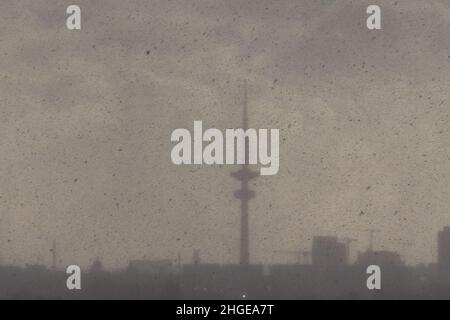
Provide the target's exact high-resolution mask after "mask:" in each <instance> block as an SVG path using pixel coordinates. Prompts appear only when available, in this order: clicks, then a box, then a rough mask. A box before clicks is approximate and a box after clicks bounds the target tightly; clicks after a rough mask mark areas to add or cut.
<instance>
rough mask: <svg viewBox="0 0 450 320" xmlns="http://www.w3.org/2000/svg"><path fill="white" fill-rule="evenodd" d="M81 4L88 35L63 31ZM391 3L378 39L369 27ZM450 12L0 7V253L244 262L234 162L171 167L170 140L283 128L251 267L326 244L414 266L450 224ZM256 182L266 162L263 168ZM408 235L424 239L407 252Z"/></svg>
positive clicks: (255, 219)
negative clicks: (394, 255)
mask: <svg viewBox="0 0 450 320" xmlns="http://www.w3.org/2000/svg"><path fill="white" fill-rule="evenodd" d="M73 3H75V4H78V5H80V7H81V10H82V13H81V14H82V30H81V31H68V30H67V29H66V26H65V19H66V14H65V10H66V7H67V6H68V5H70V4H73ZM369 4H378V5H380V7H381V10H382V30H379V31H369V30H367V28H366V18H367V14H366V8H367V6H368V5H369ZM449 32H450V6H449V3H448V1H446V0H429V1H423V0H398V1H394V0H392V1H387V0H377V1H356V0H355V1H349V0H339V1H333V0H321V1H319V0H314V1H312V0H308V1H307V0H302V1H301V0H289V1H284V0H272V1H267V0H259V1H246V0H209V1H206V0H205V1H191V0H183V1H181V0H179V1H176V0H164V1H153V0H140V1H136V0H127V1H122V0H108V1H106V0H95V1H92V0H90V1H87V0H74V1H56V0H53V1H44V0H27V1H24V0H16V1H1V2H0V57H1V58H0V112H1V113H0V139H1V140H0V155H1V156H0V180H1V183H0V215H1V216H0V217H1V221H0V244H1V245H0V256H1V258H2V260H3V262H4V263H7V264H19V265H23V264H25V263H42V264H49V263H50V262H51V254H50V252H49V249H50V248H51V243H52V241H53V240H54V239H55V240H56V241H57V244H58V258H59V260H60V261H59V263H60V266H64V265H68V264H79V265H82V266H85V265H88V264H90V263H92V260H93V259H94V258H95V257H97V256H98V257H99V258H100V259H101V260H102V261H103V263H104V264H105V265H106V266H107V267H122V266H124V265H126V264H127V263H128V260H129V259H139V258H144V257H146V258H154V259H158V258H171V259H175V258H176V256H177V254H178V253H180V254H181V257H182V259H183V262H189V261H191V257H192V251H193V249H196V248H198V249H200V250H201V257H202V259H203V261H205V262H237V261H238V257H239V252H238V248H239V244H238V240H239V238H238V235H239V203H238V202H237V201H236V199H234V198H233V192H234V190H236V189H237V188H238V187H239V184H238V182H237V181H235V180H234V179H232V178H231V177H230V176H229V174H230V172H232V171H235V170H236V169H237V168H236V167H234V166H223V167H218V166H217V167H209V166H175V165H173V164H172V162H171V160H170V151H171V148H172V146H173V144H172V143H171V142H170V134H171V132H172V131H173V130H174V129H176V128H188V129H190V130H192V128H193V122H194V120H202V121H203V124H204V127H205V128H207V127H216V128H219V129H224V128H228V127H235V128H236V127H240V126H241V103H240V101H239V99H240V98H241V95H242V90H241V88H239V81H240V80H241V79H248V87H249V93H248V98H249V113H250V126H251V127H254V128H279V129H280V171H279V173H278V174H277V175H276V176H264V177H259V178H258V179H256V180H254V185H253V186H252V188H253V189H254V190H255V191H256V194H257V197H256V198H255V200H253V201H252V202H251V204H250V233H251V234H250V249H251V261H252V262H255V263H273V262H293V261H294V257H289V256H284V255H279V254H277V253H274V250H278V249H291V250H295V249H303V250H306V249H309V248H310V246H311V239H312V236H313V235H337V236H342V237H343V236H349V237H352V238H358V242H356V243H353V247H352V252H353V256H354V255H355V252H356V250H364V249H366V248H367V246H368V233H367V232H365V231H364V230H365V229H368V228H376V229H379V230H380V232H379V233H377V234H375V248H376V249H386V250H399V251H401V253H402V254H403V255H404V257H405V258H406V260H407V261H408V262H410V263H417V262H429V261H432V260H434V259H435V256H436V240H437V239H436V235H437V232H438V230H439V229H440V228H442V227H443V226H444V225H450V200H449V199H450V197H449V196H450V195H449V193H450V190H449V186H450V143H449V142H450V118H449V114H450V109H449V107H450V101H449V95H450V92H449V85H450V34H449ZM255 169H257V168H255ZM404 241H409V242H411V243H412V245H411V246H409V247H408V246H405V245H403V244H404Z"/></svg>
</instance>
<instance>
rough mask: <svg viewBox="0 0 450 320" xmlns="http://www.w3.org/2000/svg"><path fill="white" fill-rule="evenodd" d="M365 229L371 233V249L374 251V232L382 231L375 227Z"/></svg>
mask: <svg viewBox="0 0 450 320" xmlns="http://www.w3.org/2000/svg"><path fill="white" fill-rule="evenodd" d="M363 231H366V232H368V233H369V251H373V240H374V237H373V236H374V234H375V232H380V230H379V229H374V228H370V229H365V230H363Z"/></svg>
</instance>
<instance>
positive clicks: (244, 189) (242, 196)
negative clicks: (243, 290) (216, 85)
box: [231, 81, 258, 266]
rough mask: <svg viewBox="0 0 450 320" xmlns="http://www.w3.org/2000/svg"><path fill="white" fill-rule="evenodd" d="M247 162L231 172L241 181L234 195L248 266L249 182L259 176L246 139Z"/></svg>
mask: <svg viewBox="0 0 450 320" xmlns="http://www.w3.org/2000/svg"><path fill="white" fill-rule="evenodd" d="M247 104H248V101H247V82H246V81H244V97H243V111H242V113H243V114H242V120H243V124H242V128H243V129H244V131H245V130H247V125H248V124H247ZM244 145H245V164H243V165H242V168H241V169H240V170H239V171H236V172H233V173H231V176H232V177H233V178H235V179H237V180H239V181H240V182H241V188H240V189H239V190H236V191H235V192H234V196H235V197H236V198H238V199H239V200H240V201H241V234H240V236H241V238H240V259H239V264H240V265H241V266H248V265H249V263H250V251H249V226H248V203H249V201H250V199H252V198H254V197H255V192H254V191H253V190H250V189H249V187H248V183H249V181H250V180H253V179H254V178H256V177H257V176H258V173H256V172H254V171H252V170H250V169H249V166H248V159H249V148H248V141H245V143H244Z"/></svg>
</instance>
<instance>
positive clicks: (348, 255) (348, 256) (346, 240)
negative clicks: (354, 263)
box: [342, 238, 358, 263]
mask: <svg viewBox="0 0 450 320" xmlns="http://www.w3.org/2000/svg"><path fill="white" fill-rule="evenodd" d="M342 241H344V243H345V251H346V255H347V263H350V244H351V243H352V242H356V241H358V240H357V239H353V238H343V239H342Z"/></svg>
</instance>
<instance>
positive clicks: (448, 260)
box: [438, 227, 450, 273]
mask: <svg viewBox="0 0 450 320" xmlns="http://www.w3.org/2000/svg"><path fill="white" fill-rule="evenodd" d="M438 267H439V270H440V271H441V272H443V271H445V272H446V273H450V227H444V229H442V230H441V231H439V233H438Z"/></svg>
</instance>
